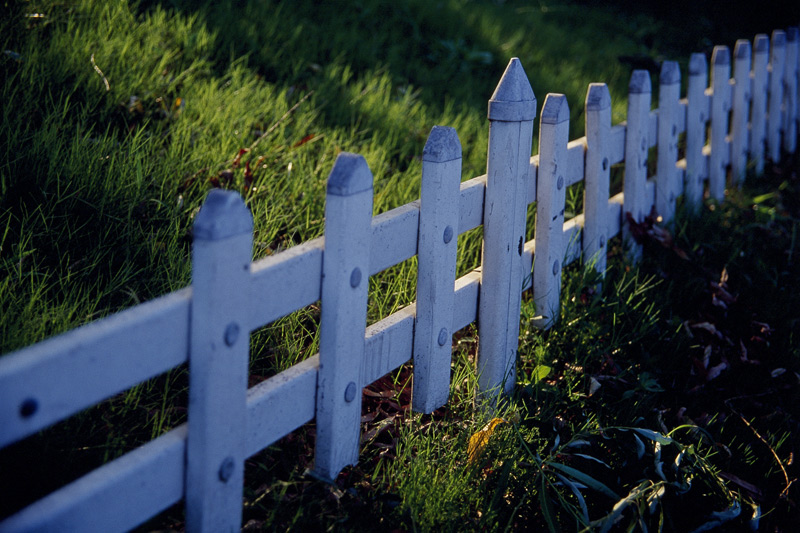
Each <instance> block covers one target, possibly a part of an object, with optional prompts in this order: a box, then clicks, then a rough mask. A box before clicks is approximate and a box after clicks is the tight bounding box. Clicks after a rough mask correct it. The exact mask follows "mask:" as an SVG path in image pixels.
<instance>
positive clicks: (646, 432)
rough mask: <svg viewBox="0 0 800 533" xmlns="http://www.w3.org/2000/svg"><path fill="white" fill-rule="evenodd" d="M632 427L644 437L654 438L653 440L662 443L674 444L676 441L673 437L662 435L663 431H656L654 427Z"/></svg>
mask: <svg viewBox="0 0 800 533" xmlns="http://www.w3.org/2000/svg"><path fill="white" fill-rule="evenodd" d="M632 429H633V431H635V432H636V433H638V434H639V435H641V436H642V437H644V438H646V439H649V440H652V441H653V442H657V443H659V444H661V445H667V444H672V443H673V442H674V441H673V440H672V439H671V438H669V437H667V436H665V435H662V434H661V433H658V432H655V431H653V430H652V429H643V428H632Z"/></svg>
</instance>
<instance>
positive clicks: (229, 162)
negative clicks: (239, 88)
mask: <svg viewBox="0 0 800 533" xmlns="http://www.w3.org/2000/svg"><path fill="white" fill-rule="evenodd" d="M313 94H314V91H309V92H308V93H306V94H305V96H303V97H302V98H301V99H300V100H299V101H298V102H297V103H296V104H294V105H293V106H292V107H290V108H289V110H288V111H286V113H284V114H283V116H281V118H279V119H278V120H276V121H275V123H274V124H273V125H272V126H270V127H269V128H267V130H266V131H265V132H264V133H262V134H261V135H259V136H258V139H256V140H255V141H253V143H252V144H251V145H250V146H248V147H247V148H246V149H244V150H238V151H237V152H236V154H234V156H233V157H231V158H230V159H229V160H227V161H226V162H224V163H222V164H221V165H220V166H219V168H228V167H230V166H231V165H232V164H233V162H234V161H236V159H237V158H240V157H242V154H243V153H247V152H252V151H253V149H254V148H255V147H256V146H258V143H260V142H261V141H262V140H263V139H264V138H265V137H267V136H268V135H269V134H270V133H272V132H273V131H275V130H276V129H277V128H278V126H280V125H281V124H283V122H285V121H286V119H287V118H289V117H290V116H291V115H292V113H294V112H295V111H297V108H299V107H300V106H301V105H302V104H303V102H305V101H306V100H308V99H309V98H311V95H313Z"/></svg>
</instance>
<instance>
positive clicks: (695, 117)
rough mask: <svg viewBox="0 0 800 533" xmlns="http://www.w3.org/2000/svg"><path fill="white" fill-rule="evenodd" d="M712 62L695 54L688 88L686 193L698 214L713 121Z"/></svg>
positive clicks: (692, 58) (703, 55)
mask: <svg viewBox="0 0 800 533" xmlns="http://www.w3.org/2000/svg"><path fill="white" fill-rule="evenodd" d="M707 87H708V63H706V56H705V54H692V56H691V58H690V59H689V80H688V86H687V89H686V98H687V107H686V177H685V182H684V191H685V195H686V196H685V198H686V202H687V204H688V205H689V206H690V208H691V209H693V210H694V211H695V212H697V210H698V208H699V207H700V204H701V203H702V202H703V181H704V178H705V172H704V170H705V166H706V165H705V161H704V158H703V146H705V144H706V121H707V120H708V118H709V115H710V110H709V99H708V96H706V88H707Z"/></svg>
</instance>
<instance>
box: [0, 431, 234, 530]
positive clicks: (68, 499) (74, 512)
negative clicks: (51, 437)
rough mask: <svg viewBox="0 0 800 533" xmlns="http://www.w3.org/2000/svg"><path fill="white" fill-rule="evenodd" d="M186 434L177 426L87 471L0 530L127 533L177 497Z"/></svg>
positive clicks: (0, 525) (180, 489)
mask: <svg viewBox="0 0 800 533" xmlns="http://www.w3.org/2000/svg"><path fill="white" fill-rule="evenodd" d="M186 433H187V426H186V424H183V425H181V426H178V427H177V428H175V429H173V430H171V431H170V432H168V433H165V434H164V435H162V436H160V437H159V438H157V439H155V440H153V441H150V442H148V443H147V444H145V445H144V446H141V447H139V448H136V449H135V450H133V451H132V452H129V453H127V454H125V455H123V456H122V457H120V458H118V459H115V460H114V461H111V462H110V463H106V464H104V465H103V466H101V467H100V468H97V469H96V470H92V471H91V472H90V473H88V474H86V475H85V476H83V477H81V478H79V479H77V480H75V481H73V482H72V483H70V484H68V485H65V486H64V487H62V488H60V489H59V490H57V491H55V492H52V493H50V494H48V495H47V496H45V497H44V498H42V499H41V500H38V501H36V502H35V503H33V504H31V505H29V506H28V507H26V508H24V509H22V510H21V511H19V512H18V513H16V514H14V515H12V516H10V517H8V518H6V519H5V520H4V521H2V522H0V531H3V533H23V532H25V533H34V532H42V533H45V532H51V531H82V532H87V533H88V532H95V531H96V532H98V533H99V532H103V533H106V532H108V533H110V532H114V531H128V530H130V529H133V528H134V527H136V526H138V525H139V524H141V523H142V522H144V521H145V520H147V519H148V518H150V517H151V516H155V515H156V514H158V513H160V512H161V511H163V510H164V509H166V508H167V507H169V506H170V505H173V504H175V503H177V502H179V501H180V500H181V498H183V483H184V472H185V467H184V464H185V463H184V457H185V453H186ZM240 505H241V502H240Z"/></svg>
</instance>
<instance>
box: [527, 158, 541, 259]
mask: <svg viewBox="0 0 800 533" xmlns="http://www.w3.org/2000/svg"><path fill="white" fill-rule="evenodd" d="M538 182H539V156H538V155H535V156H533V157H531V167H530V176H529V178H528V192H527V194H526V199H527V202H528V205H530V204H532V203H533V202H535V201H536V184H537V183H538ZM523 271H524V272H528V271H527V270H525V269H523Z"/></svg>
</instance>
